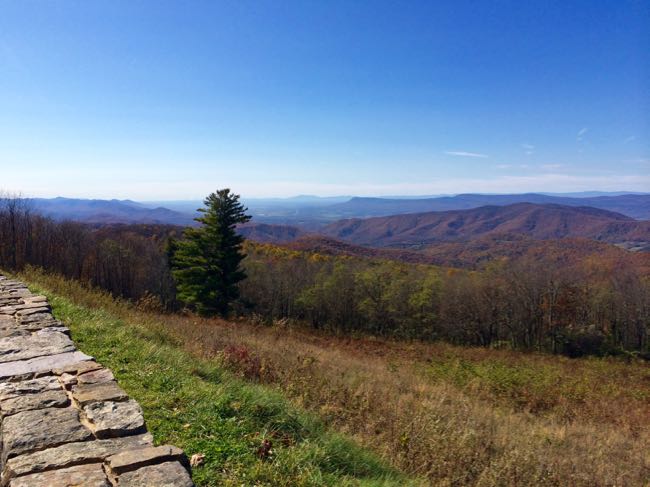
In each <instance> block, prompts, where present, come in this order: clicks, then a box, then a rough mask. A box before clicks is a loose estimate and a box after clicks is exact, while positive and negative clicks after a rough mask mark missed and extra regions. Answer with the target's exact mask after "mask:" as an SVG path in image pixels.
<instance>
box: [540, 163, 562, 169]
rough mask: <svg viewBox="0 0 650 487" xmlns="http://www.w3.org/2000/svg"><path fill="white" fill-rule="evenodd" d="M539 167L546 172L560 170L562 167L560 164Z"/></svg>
mask: <svg viewBox="0 0 650 487" xmlns="http://www.w3.org/2000/svg"><path fill="white" fill-rule="evenodd" d="M540 167H541V168H542V169H546V170H553V169H560V168H561V167H562V164H542V165H541V166H540Z"/></svg>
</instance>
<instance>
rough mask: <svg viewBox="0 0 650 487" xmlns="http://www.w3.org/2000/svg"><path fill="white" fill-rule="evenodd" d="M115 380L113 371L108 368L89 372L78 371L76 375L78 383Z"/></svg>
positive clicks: (97, 382)
mask: <svg viewBox="0 0 650 487" xmlns="http://www.w3.org/2000/svg"><path fill="white" fill-rule="evenodd" d="M113 380H115V377H114V376H113V372H111V371H110V370H108V369H96V370H93V371H90V372H84V373H80V374H79V375H78V376H77V382H79V384H99V383H101V382H111V381H113Z"/></svg>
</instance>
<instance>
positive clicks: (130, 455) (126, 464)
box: [107, 445, 187, 475]
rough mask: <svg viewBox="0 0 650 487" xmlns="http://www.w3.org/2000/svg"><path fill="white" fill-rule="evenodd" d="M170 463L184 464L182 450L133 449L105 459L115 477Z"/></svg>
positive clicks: (170, 446) (159, 447) (168, 446)
mask: <svg viewBox="0 0 650 487" xmlns="http://www.w3.org/2000/svg"><path fill="white" fill-rule="evenodd" d="M170 461H180V462H186V461H187V459H186V458H185V454H184V453H183V450H181V449H180V448H177V447H175V446H172V445H163V446H149V447H144V448H135V449H132V450H126V451H122V452H119V453H116V454H115V455H113V456H111V457H109V458H108V459H107V462H108V466H109V467H110V469H111V472H112V473H114V474H116V475H121V474H123V473H125V472H130V471H132V470H137V469H139V468H141V467H145V466H147V465H154V464H157V463H164V462H170Z"/></svg>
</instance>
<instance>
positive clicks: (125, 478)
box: [118, 462, 194, 487]
mask: <svg viewBox="0 0 650 487" xmlns="http://www.w3.org/2000/svg"><path fill="white" fill-rule="evenodd" d="M118 485H119V486H120V487H194V482H192V479H191V478H190V475H189V473H187V470H185V467H183V465H181V464H180V462H165V463H161V464H158V465H149V466H146V467H142V468H139V469H138V470H134V471H132V472H126V473H124V474H122V475H120V476H119V484H118Z"/></svg>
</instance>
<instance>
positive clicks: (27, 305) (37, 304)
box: [14, 298, 51, 311]
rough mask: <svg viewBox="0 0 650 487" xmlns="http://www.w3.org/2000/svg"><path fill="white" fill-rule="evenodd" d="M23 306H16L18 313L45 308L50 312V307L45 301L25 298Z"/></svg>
mask: <svg viewBox="0 0 650 487" xmlns="http://www.w3.org/2000/svg"><path fill="white" fill-rule="evenodd" d="M22 301H23V303H22V304H17V305H16V306H14V307H15V308H16V311H25V310H29V309H36V308H44V309H46V310H47V311H50V309H51V308H50V305H49V304H47V302H45V301H32V298H24V299H23V300H22Z"/></svg>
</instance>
